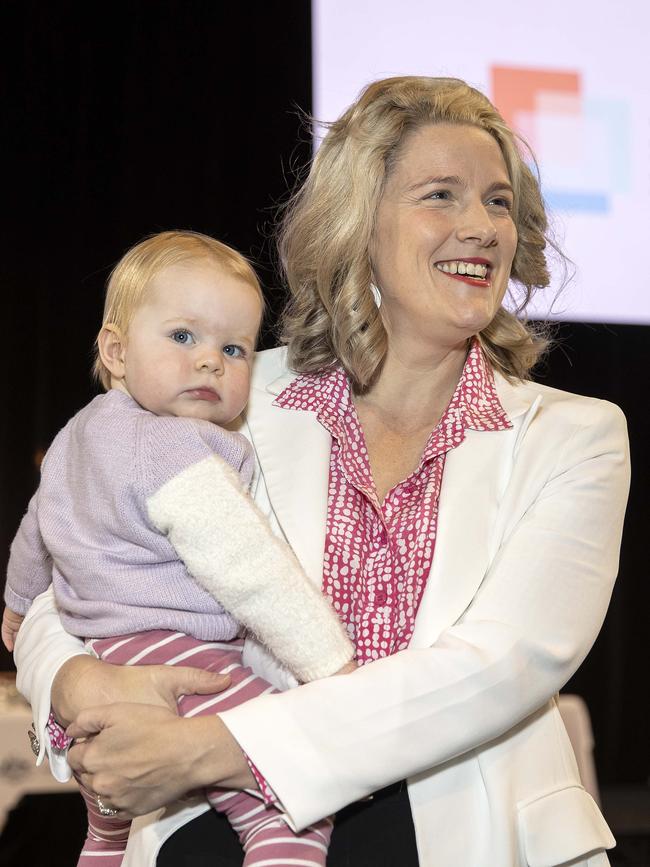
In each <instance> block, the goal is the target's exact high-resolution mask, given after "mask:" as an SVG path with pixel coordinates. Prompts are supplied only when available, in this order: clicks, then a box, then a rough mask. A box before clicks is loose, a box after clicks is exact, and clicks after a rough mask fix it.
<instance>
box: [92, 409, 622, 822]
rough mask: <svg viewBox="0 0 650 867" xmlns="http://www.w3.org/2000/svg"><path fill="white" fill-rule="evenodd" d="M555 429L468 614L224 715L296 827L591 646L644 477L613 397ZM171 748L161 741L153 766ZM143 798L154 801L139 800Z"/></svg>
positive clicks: (526, 461)
mask: <svg viewBox="0 0 650 867" xmlns="http://www.w3.org/2000/svg"><path fill="white" fill-rule="evenodd" d="M540 436H542V437H545V438H547V439H548V440H549V442H548V443H547V445H546V447H545V451H544V454H545V455H547V456H548V461H547V463H548V470H547V471H546V467H544V472H543V479H542V480H541V481H540V482H539V485H538V487H537V489H536V490H535V489H532V490H531V485H530V483H528V482H526V479H527V478H528V475H529V471H528V467H529V466H530V465H532V464H533V463H537V464H538V465H539V461H538V460H537V458H538V456H539V455H538V454H537V453H536V452H535V453H532V452H529V453H528V454H527V453H526V449H525V448H524V447H523V446H522V448H521V450H520V453H519V455H518V458H517V460H518V463H519V470H518V471H517V472H518V473H519V476H518V478H517V479H515V480H513V481H512V482H511V486H510V488H511V490H510V492H506V495H505V496H506V497H508V496H511V497H512V498H513V502H511V503H510V504H509V505H507V506H506V505H502V509H505V510H506V512H508V513H509V514H508V521H507V522H506V523H507V524H508V526H507V527H506V528H505V529H504V531H503V537H502V541H501V546H500V548H499V550H498V552H497V554H496V556H495V558H494V560H493V562H492V565H491V567H490V569H489V571H488V573H487V574H486V576H485V578H484V581H483V583H482V585H481V588H480V590H479V592H478V593H477V595H476V597H475V598H474V600H473V601H472V603H471V605H470V606H469V607H468V609H467V610H466V612H465V614H464V615H463V616H462V617H461V618H460V619H459V621H458V622H457V623H456V624H454V625H453V626H451V627H450V628H449V629H447V630H446V631H445V632H443V633H442V634H441V635H440V637H439V638H438V640H437V641H436V642H435V643H434V645H433V646H432V647H423V648H413V649H409V650H406V651H403V652H401V653H398V654H396V655H394V656H391V657H388V658H386V659H382V660H379V661H377V662H374V663H372V664H371V665H367V666H365V667H363V668H361V669H358V670H357V671H356V672H354V673H353V674H351V675H348V676H346V677H340V678H338V677H335V678H328V679H324V680H320V681H317V682H314V683H310V684H307V685H305V686H301V687H299V688H298V689H295V690H292V691H289V692H286V693H283V694H280V695H267V696H262V697H260V698H258V699H255V700H254V701H251V702H248V703H246V704H244V705H242V706H240V707H238V708H235V709H233V710H230V711H227V712H225V713H223V714H222V715H221V717H222V720H223V722H224V723H225V724H226V726H227V727H228V729H229V730H230V732H231V733H232V735H233V736H234V737H235V738H236V741H237V742H238V743H239V744H240V745H241V747H242V748H243V749H244V750H245V751H246V753H247V755H249V756H250V757H251V758H252V759H253V761H254V762H255V764H256V766H257V767H258V768H259V769H260V771H261V772H262V774H263V775H264V776H265V777H266V779H267V780H268V781H269V783H270V785H271V786H272V787H273V789H274V791H275V792H276V793H277V795H278V797H279V798H280V799H281V802H282V803H283V805H284V807H285V808H286V810H287V813H288V815H289V817H290V819H291V821H292V823H293V824H294V825H295V826H296V827H298V828H302V827H305V826H306V825H307V824H309V823H310V822H312V821H314V820H316V819H319V818H321V817H322V816H324V815H327V814H328V813H331V812H334V811H336V810H337V809H339V808H341V807H342V806H343V805H345V804H348V803H351V802H352V801H355V800H358V799H360V798H362V797H364V796H366V795H368V794H370V793H371V792H373V791H375V790H376V789H378V788H381V787H382V786H384V785H387V784H389V783H391V782H393V781H395V780H398V779H401V778H402V777H404V776H411V775H415V774H417V773H419V772H422V771H426V770H429V769H431V768H434V767H436V766H437V765H440V764H442V763H444V762H446V761H448V760H450V759H452V758H453V757H455V756H458V755H461V754H463V753H464V752H466V751H468V750H471V749H474V748H476V747H478V746H480V745H481V744H483V743H486V742H487V741H490V740H493V739H494V738H497V737H499V736H500V735H502V734H504V733H505V732H507V731H508V730H509V729H511V728H512V727H513V726H514V725H516V724H517V723H518V722H519V721H521V720H523V719H524V718H525V717H527V716H528V715H530V714H531V713H533V712H534V711H535V710H537V709H538V708H539V707H541V706H542V705H543V704H544V703H545V702H546V701H547V700H548V699H549V698H550V697H551V696H552V695H553V694H555V693H556V692H557V691H558V689H559V688H560V687H561V686H562V685H563V684H564V683H565V682H566V681H567V680H568V678H569V677H570V676H571V674H572V673H573V672H574V671H575V669H576V668H577V667H578V665H579V664H580V662H581V661H582V659H583V658H584V657H585V655H586V654H587V652H588V650H589V648H590V647H591V645H592V643H593V641H594V639H595V637H596V635H597V633H598V630H599V629H600V626H601V623H602V620H603V618H604V615H605V612H606V609H607V605H608V602H609V598H610V594H611V589H612V585H613V581H614V577H615V574H616V571H617V565H618V549H619V544H620V535H621V527H622V522H623V515H624V510H625V501H626V497H627V489H628V484H629V466H628V459H627V438H626V433H625V421H624V418H623V416H622V414H621V413H620V411H618V410H616V409H615V408H613V407H611V406H610V405H607V404H602V403H597V402H594V403H588V404H587V403H585V404H584V405H581V406H580V424H579V425H574V426H573V429H572V431H567V430H566V426H565V428H564V430H563V431H562V432H560V434H559V435H558V432H554V428H553V427H550V426H549V425H548V424H547V425H546V426H543V427H542V430H541V432H540ZM531 442H532V448H537V447H538V446H536V445H535V443H536V442H539V440H536V438H532V439H529V443H531ZM528 448H531V446H530V445H529V446H528ZM520 483H521V484H520ZM517 489H519V490H517ZM458 520H459V521H462V515H459V517H458ZM189 722H190V721H189V720H180V721H179V722H178V726H179V728H178V730H177V731H179V732H180V731H181V727H183V728H182V730H183V731H184V732H186V733H187V734H186V735H184V736H183V738H185V737H189V738H192V737H193V736H192V735H191V734H190V733H189V727H186V726H187V724H189ZM204 725H205V726H206V729H205V732H202V737H201V738H200V739H199V740H200V741H201V743H196V742H195V744H194V746H193V748H192V755H193V757H194V758H193V764H194V765H195V766H196V767H200V768H202V769H203V770H204V771H205V777H208V778H209V779H210V780H211V782H212V783H216V784H219V783H220V782H221V778H220V776H219V774H221V773H223V774H224V777H223V779H224V780H225V779H228V774H232V773H233V770H232V767H231V768H228V766H227V764H228V763H227V761H225V760H224V762H225V765H224V768H223V770H220V768H219V764H220V760H219V756H218V754H219V750H220V749H221V745H223V747H224V749H225V750H229V749H230V748H231V747H232V741H230V740H229V739H228V738H227V737H226V736H225V735H224V732H223V729H222V728H221V724H220V723H219V722H217V721H215V720H207V721H206V722H205V723H204ZM102 738H103V734H102V735H100V737H99V738H98V739H97V742H96V744H95V746H96V747H97V751H96V752H95V753H94V760H95V761H96V762H99V761H100V755H101V747H102ZM167 749H169V750H170V753H169V754H170V755H172V756H174V755H175V754H176V753H177V752H178V746H174V745H173V744H170V745H168V747H167ZM234 754H235V755H237V752H236V751H235V753H234ZM166 755H167V754H166V752H165V750H161V752H159V754H158V755H157V756H156V757H155V758H154V759H153V760H152V763H153V766H155V767H160V766H162V765H163V764H164V763H165V762H166ZM115 758H116V757H115V755H114V754H112V753H111V752H110V751H109V750H105V751H104V756H103V757H102V758H101V762H102V763H103V766H104V767H108V764H109V762H110V761H111V760H112V762H113V769H114V770H115V769H116V763H115ZM236 767H241V763H239V765H236ZM120 773H122V774H123V775H124V776H126V775H127V773H128V772H127V769H126V768H124V769H123V770H122V771H121V772H120ZM147 773H154V770H153V767H152V769H150V770H149V771H147ZM215 774H216V775H215ZM190 776H192V782H196V780H197V779H198V778H197V777H194V775H193V774H190ZM231 779H232V778H231ZM235 779H236V776H235ZM188 783H189V780H186V781H185V784H184V785H188ZM117 788H118V787H117V784H116V791H117ZM106 794H107V795H108V796H109V797H111V796H112V793H111V792H109V791H107V792H106ZM121 797H124V798H126V797H127V795H125V794H122V795H121ZM124 802H125V803H126V801H124ZM119 803H120V802H119V801H118V804H119ZM157 803H161V801H160V800H157ZM129 804H130V806H131V809H132V810H133V811H134V812H140V811H141V810H140V808H139V806H138V804H137V798H132V799H130V800H129Z"/></svg>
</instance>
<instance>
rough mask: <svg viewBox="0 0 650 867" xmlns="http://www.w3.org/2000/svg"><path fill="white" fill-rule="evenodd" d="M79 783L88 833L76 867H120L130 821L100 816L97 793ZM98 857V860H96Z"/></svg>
mask: <svg viewBox="0 0 650 867" xmlns="http://www.w3.org/2000/svg"><path fill="white" fill-rule="evenodd" d="M77 782H78V783H79V789H80V790H81V794H82V795H83V799H84V801H85V802H86V809H87V811H88V834H87V836H86V840H85V842H84V847H83V849H82V850H81V855H80V856H79V861H78V863H77V867H98V865H99V864H101V867H120V865H121V864H122V859H123V858H124V851H125V849H126V841H127V840H128V837H129V830H130V828H131V822H130V821H128V820H123V819H120V820H116V819H112V818H111V817H110V816H102V815H101V813H100V812H99V809H98V807H97V795H95V794H94V793H93V792H89V791H88V790H87V789H84V787H83V786H82V785H81V782H80V781H79V780H77ZM98 858H99V859H100V860H98Z"/></svg>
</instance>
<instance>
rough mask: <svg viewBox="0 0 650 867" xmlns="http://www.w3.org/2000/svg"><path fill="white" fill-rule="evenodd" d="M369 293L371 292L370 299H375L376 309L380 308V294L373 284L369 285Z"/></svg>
mask: <svg viewBox="0 0 650 867" xmlns="http://www.w3.org/2000/svg"><path fill="white" fill-rule="evenodd" d="M370 291H371V292H372V297H373V298H374V299H375V304H376V305H377V307H378V308H379V307H381V292H380V291H379V289H377V287H376V286H375V284H374V283H371V284H370Z"/></svg>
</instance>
